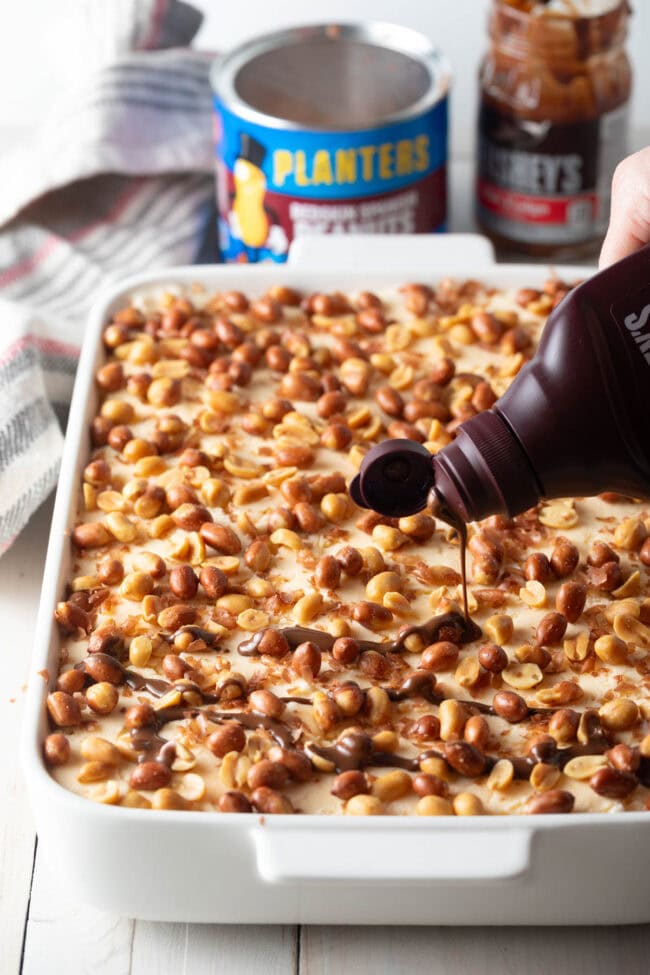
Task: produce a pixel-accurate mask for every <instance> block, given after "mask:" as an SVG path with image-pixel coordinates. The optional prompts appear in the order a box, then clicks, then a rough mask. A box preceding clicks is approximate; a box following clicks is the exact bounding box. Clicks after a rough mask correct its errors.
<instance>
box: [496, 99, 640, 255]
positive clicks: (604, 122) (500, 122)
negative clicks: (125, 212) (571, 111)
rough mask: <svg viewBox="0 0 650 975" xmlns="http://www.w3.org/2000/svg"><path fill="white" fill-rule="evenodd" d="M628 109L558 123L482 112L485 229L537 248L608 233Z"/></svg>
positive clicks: (583, 239) (623, 144)
mask: <svg viewBox="0 0 650 975" xmlns="http://www.w3.org/2000/svg"><path fill="white" fill-rule="evenodd" d="M625 132H626V110H625V108H621V109H617V110H616V111H614V112H609V113H606V114H605V115H601V116H600V117H599V118H597V119H591V120H589V121H583V122H573V123H571V124H567V125H557V124H554V123H552V122H534V121H527V120H525V119H520V118H516V117H515V116H510V115H507V114H506V113H503V112H500V111H497V110H495V109H493V108H490V107H488V106H485V105H484V106H483V107H482V109H481V115H480V120H479V168H478V184H477V203H478V213H479V218H480V220H481V222H482V223H483V225H484V226H485V227H487V228H488V229H489V230H491V231H493V232H494V233H496V234H501V235H502V236H504V237H506V238H508V239H510V240H518V241H521V242H522V243H531V244H536V243H539V244H546V243H548V244H556V243H560V244H561V243H567V244H569V243H580V242H581V241H588V240H590V239H592V238H593V237H594V236H597V235H599V234H602V233H604V231H605V230H606V227H607V219H608V216H609V203H610V188H611V181H612V175H613V172H614V168H615V165H616V162H617V160H618V159H620V158H621V156H622V155H624V150H625Z"/></svg>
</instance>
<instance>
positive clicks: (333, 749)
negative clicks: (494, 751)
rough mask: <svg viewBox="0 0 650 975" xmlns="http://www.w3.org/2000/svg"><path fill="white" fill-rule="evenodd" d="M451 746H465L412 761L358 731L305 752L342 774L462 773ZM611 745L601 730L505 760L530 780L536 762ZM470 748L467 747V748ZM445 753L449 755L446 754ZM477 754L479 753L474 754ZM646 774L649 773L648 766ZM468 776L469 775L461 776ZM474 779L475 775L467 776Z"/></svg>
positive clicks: (562, 761)
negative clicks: (433, 764) (378, 769)
mask: <svg viewBox="0 0 650 975" xmlns="http://www.w3.org/2000/svg"><path fill="white" fill-rule="evenodd" d="M455 744H463V745H464V746H466V747H467V743H464V742H463V743H454V742H452V743H450V745H448V746H446V750H442V751H440V750H438V749H437V748H427V749H426V750H425V751H423V752H420V753H419V754H418V755H415V756H414V757H413V758H406V757H405V756H404V755H395V754H393V753H392V752H382V751H378V750H377V749H375V748H374V747H373V743H372V739H371V738H370V736H369V735H366V734H365V733H364V732H360V731H348V732H345V733H344V734H342V735H341V737H340V738H339V740H338V741H337V742H336V744H334V745H313V744H312V745H309V746H308V748H309V751H311V752H313V753H314V754H315V755H318V756H319V757H320V758H324V759H325V760H326V761H328V762H331V763H332V765H333V766H334V769H335V771H336V772H346V771H349V770H350V769H360V770H362V769H365V768H371V767H373V766H383V767H387V766H388V767H390V768H401V769H404V770H405V771H407V772H418V771H419V770H420V763H421V762H423V761H424V760H425V759H427V758H441V759H442V760H443V761H444V762H445V763H446V764H447V765H448V766H449V767H450V768H451V769H453V770H455V771H460V772H461V774H463V771H462V769H461V768H459V766H458V764H457V763H456V762H452V761H450V760H449V754H451V750H452V749H453V746H454V745H455ZM610 745H611V743H610V741H609V740H608V739H607V737H606V736H605V734H604V733H603V731H602V729H598V731H595V732H594V737H593V738H592V739H590V740H589V741H587V742H586V743H585V744H576V745H570V746H569V747H567V748H558V747H557V745H556V744H555V742H554V741H553V739H548V740H547V739H545V740H544V741H543V742H541V743H539V745H538V744H534V745H533V746H532V748H531V750H530V753H529V754H528V755H523V756H518V757H513V758H510V759H509V761H511V762H512V765H513V768H514V775H515V778H516V779H524V780H527V779H529V778H530V773H531V772H532V770H533V768H534V767H535V765H537V764H538V763H539V762H544V763H545V764H547V765H554V766H556V767H557V768H560V769H563V768H564V766H565V765H566V764H567V762H569V761H570V760H571V759H572V758H577V757H578V756H579V755H602V754H604V753H605V752H606V751H607V749H608V748H609V747H610ZM469 747H471V746H469ZM446 752H449V754H447V753H446ZM478 754H480V753H478ZM484 759H485V761H484V764H483V766H482V768H481V770H480V772H479V773H478V774H479V775H486V774H487V773H489V772H490V770H491V769H493V768H494V766H495V765H496V763H497V761H499V757H497V756H494V755H485V756H484ZM648 764H649V769H648V772H649V773H650V763H648ZM465 774H469V773H465ZM470 777H475V776H470Z"/></svg>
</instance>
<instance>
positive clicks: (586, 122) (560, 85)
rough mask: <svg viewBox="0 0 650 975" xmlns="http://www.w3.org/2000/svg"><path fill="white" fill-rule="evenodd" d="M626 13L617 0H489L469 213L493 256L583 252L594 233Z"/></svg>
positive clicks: (614, 126)
mask: <svg viewBox="0 0 650 975" xmlns="http://www.w3.org/2000/svg"><path fill="white" fill-rule="evenodd" d="M590 11H592V12H591V14H590V15H589V16H587V15H585V14H586V13H587V12H590ZM629 14H630V8H629V6H628V4H627V2H625V0H623V2H620V3H605V2H604V0H603V2H594V3H593V4H588V3H584V2H583V3H577V2H573V3H567V4H564V5H563V6H561V7H559V6H558V5H554V4H549V5H547V4H544V3H540V2H538V0H493V3H492V8H491V11H490V17H489V39H490V43H489V47H488V51H487V53H486V55H485V57H484V59H483V62H482V65H481V68H480V74H479V82H480V110H479V120H478V129H479V133H478V166H477V185H476V212H477V219H478V222H479V224H480V226H481V228H482V229H483V230H484V231H485V233H486V234H487V235H488V236H489V237H490V238H491V239H492V240H493V241H494V243H495V245H496V247H497V248H498V250H499V251H500V252H501V254H507V253H510V254H512V253H517V254H526V255H529V256H531V257H542V258H547V257H553V258H562V259H567V258H575V257H583V256H588V255H590V254H592V253H594V252H595V250H596V249H597V247H598V245H599V243H600V241H601V240H602V237H603V235H604V233H605V230H606V227H607V220H608V217H609V203H610V186H611V179H612V175H613V171H614V168H615V166H616V164H617V162H618V161H619V160H620V159H622V158H623V157H624V156H625V154H626V133H627V106H628V103H629V99H630V91H631V69H630V64H629V61H628V58H627V54H626V52H625V47H624V44H625V37H626V34H627V25H628V18H629Z"/></svg>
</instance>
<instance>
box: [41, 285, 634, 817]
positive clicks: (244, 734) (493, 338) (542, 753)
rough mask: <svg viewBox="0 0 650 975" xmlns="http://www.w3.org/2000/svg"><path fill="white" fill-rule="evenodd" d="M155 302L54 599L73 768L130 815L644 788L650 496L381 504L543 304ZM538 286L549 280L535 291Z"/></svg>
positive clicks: (451, 807)
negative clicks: (378, 466) (465, 579)
mask: <svg viewBox="0 0 650 975" xmlns="http://www.w3.org/2000/svg"><path fill="white" fill-rule="evenodd" d="M525 290H526V289H524V291H522V292H521V293H519V294H518V295H512V294H508V293H504V292H494V291H492V290H488V289H485V288H483V287H482V286H481V284H480V283H478V282H475V281H466V282H457V281H451V280H447V281H441V282H439V284H438V285H437V286H435V287H432V286H430V285H426V284H415V283H413V284H409V285H407V286H405V288H404V289H402V290H401V291H399V292H386V293H384V292H381V293H375V292H374V291H373V292H370V291H364V292H361V293H359V294H358V295H343V294H341V293H332V294H320V293H319V294H311V295H301V294H299V293H298V292H296V291H294V290H293V289H291V288H287V287H284V286H282V285H277V286H276V287H273V288H271V289H269V291H268V293H266V294H262V295H259V294H256V295H244V294H242V293H240V292H236V291H228V292H223V293H217V294H212V295H209V294H206V293H205V292H203V291H202V290H201V289H200V288H198V287H196V288H194V287H193V288H189V289H187V291H185V292H183V293H180V292H174V293H171V292H170V293H156V294H143V295H138V296H135V297H134V300H133V303H132V304H129V305H127V306H125V307H124V308H122V309H119V310H118V311H117V312H116V313H115V315H114V316H113V320H112V321H110V322H107V323H106V328H105V332H104V345H105V348H106V360H105V362H104V364H102V365H101V366H100V368H99V369H98V371H97V374H96V383H97V388H98V394H99V407H98V414H97V416H96V417H95V418H94V420H93V422H92V425H91V443H92V452H91V455H90V457H89V459H88V462H87V464H86V466H85V467H84V469H83V472H82V481H83V483H82V485H81V491H80V501H79V509H78V517H77V519H76V524H75V526H74V528H73V531H72V535H71V546H72V563H73V564H72V571H71V575H70V580H69V586H68V589H67V590H66V598H65V599H62V600H61V602H60V603H59V604H58V606H57V610H56V619H57V622H58V625H59V630H60V635H61V659H62V661H64V663H63V664H62V667H61V672H60V673H59V675H58V676H57V678H56V684H55V687H54V689H53V690H52V692H51V693H50V694H49V696H48V700H47V710H48V715H49V720H50V725H51V732H50V734H48V735H47V737H46V738H45V740H44V743H43V756H44V760H45V762H46V763H47V765H48V767H49V769H50V770H51V773H52V775H53V776H55V777H56V778H57V779H58V780H59V781H60V782H62V783H63V784H64V785H65V786H66V787H68V788H70V789H72V790H74V791H75V792H77V793H80V794H81V795H84V796H87V797H88V798H91V799H94V800H95V801H101V802H110V803H112V804H118V805H124V806H128V807H130V808H146V809H166V810H188V809H193V810H212V811H214V810H216V811H221V812H241V813H244V812H253V811H256V812H259V813H263V814H265V815H266V814H276V813H278V814H290V813H301V812H326V813H339V814H345V815H357V816H358V815H384V814H389V815H402V814H415V815H421V816H438V815H450V816H453V815H455V816H476V815H489V814H497V813H498V814H501V813H533V814H542V813H568V812H571V811H572V810H575V811H576V812H583V811H589V810H597V811H607V812H610V811H612V810H618V809H643V808H646V806H647V803H648V794H649V787H650V727H649V723H650V695H649V694H648V691H647V689H646V685H647V684H648V676H649V675H650V667H649V664H648V654H649V653H650V593H648V592H647V591H646V590H647V577H646V571H647V570H646V566H649V565H650V537H649V529H650V516H649V514H648V511H646V510H645V509H644V508H643V507H642V506H641V505H639V504H636V503H633V502H631V501H627V500H625V499H620V498H615V499H610V498H608V497H605V498H599V499H587V500H585V499H578V500H576V501H574V500H572V499H563V500H554V501H550V502H548V503H544V504H542V505H540V506H539V507H538V508H536V509H534V510H531V511H529V512H526V513H525V514H523V515H521V516H519V517H517V518H515V519H513V520H509V519H507V518H505V517H501V516H497V517H494V518H489V519H487V520H486V521H485V522H483V523H481V524H480V525H476V526H469V540H468V541H469V546H468V547H469V551H470V554H471V561H472V565H471V573H470V576H469V582H470V584H469V591H468V605H469V609H470V613H471V616H472V622H471V623H468V622H467V621H466V620H465V619H464V618H463V616H462V615H461V614H460V612H459V604H460V600H461V598H462V587H461V577H460V575H459V573H458V540H457V538H456V536H455V534H454V532H453V531H452V530H450V529H449V528H448V527H447V526H445V525H444V524H442V523H440V522H438V521H436V519H435V518H434V517H433V513H432V512H428V511H422V512H418V513H416V514H413V515H410V516H408V517H404V518H399V519H397V518H384V517H382V516H380V515H376V514H375V513H374V512H368V511H367V512H360V511H359V510H358V509H357V508H356V506H355V505H354V503H353V501H352V500H351V498H350V495H349V493H348V484H349V482H350V480H351V478H352V477H353V476H354V474H355V473H356V472H357V470H358V468H359V465H360V463H361V461H362V459H363V456H364V454H365V453H366V452H367V450H368V449H369V448H370V447H371V446H372V445H373V444H374V443H377V442H378V441H380V440H382V439H383V438H385V437H387V436H399V437H408V438H410V439H413V440H416V441H418V442H420V443H423V444H425V445H426V448H427V449H428V450H430V451H431V453H435V452H436V451H438V450H440V449H442V448H444V447H445V445H447V444H448V443H450V442H451V440H452V439H453V438H454V437H455V435H456V431H457V429H458V427H459V425H460V423H461V422H462V421H463V420H465V419H467V418H468V417H471V416H473V415H475V414H476V413H477V412H479V411H481V410H484V409H489V408H490V407H491V406H492V405H493V403H494V402H495V399H496V398H497V397H498V396H500V395H501V394H502V393H503V392H504V391H505V389H506V388H507V386H508V384H509V382H510V381H511V379H512V378H513V376H514V375H515V374H516V373H517V371H518V370H519V369H520V368H521V366H522V365H523V364H524V363H525V362H526V360H527V359H528V358H529V357H530V355H532V353H533V350H534V348H535V345H536V343H537V341H538V339H539V335H540V332H541V328H542V325H543V314H545V313H546V311H547V308H546V305H545V304H544V302H542V303H540V302H538V301H537V300H536V301H533V302H531V301H524V302H523V303H522V295H523V294H524V292H525ZM534 294H535V295H538V294H539V293H538V292H536V291H535V292H534Z"/></svg>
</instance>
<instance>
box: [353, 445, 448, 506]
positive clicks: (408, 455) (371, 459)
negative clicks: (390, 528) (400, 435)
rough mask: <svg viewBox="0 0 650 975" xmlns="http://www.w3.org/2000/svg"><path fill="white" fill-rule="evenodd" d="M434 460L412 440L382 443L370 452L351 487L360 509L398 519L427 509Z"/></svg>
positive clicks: (423, 448) (432, 478) (431, 485)
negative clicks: (370, 509)
mask: <svg viewBox="0 0 650 975" xmlns="http://www.w3.org/2000/svg"><path fill="white" fill-rule="evenodd" d="M432 461H433V458H432V456H431V454H430V453H429V451H428V450H427V449H426V447H423V446H422V445H421V444H419V443H415V441H413V440H401V439H397V440H384V441H383V442H382V443H379V444H377V445H376V446H375V447H373V448H372V450H369V451H368V453H367V454H366V456H365V457H364V458H363V460H362V462H361V468H360V469H359V473H358V474H357V476H356V477H355V478H354V480H353V481H352V483H351V484H350V495H351V497H352V500H353V501H354V502H355V504H357V505H359V507H360V508H372V510H373V511H376V512H378V513H379V514H380V515H386V516H388V517H391V518H401V517H404V516H406V515H414V514H416V513H417V512H418V511H422V509H423V508H426V505H427V498H428V497H429V492H430V491H431V488H432V487H433V480H434V476H433V462H432Z"/></svg>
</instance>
